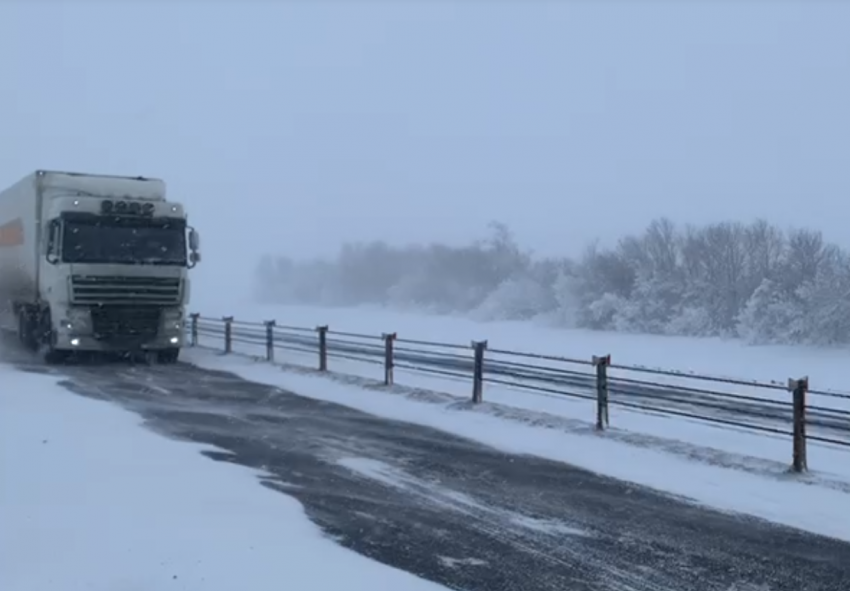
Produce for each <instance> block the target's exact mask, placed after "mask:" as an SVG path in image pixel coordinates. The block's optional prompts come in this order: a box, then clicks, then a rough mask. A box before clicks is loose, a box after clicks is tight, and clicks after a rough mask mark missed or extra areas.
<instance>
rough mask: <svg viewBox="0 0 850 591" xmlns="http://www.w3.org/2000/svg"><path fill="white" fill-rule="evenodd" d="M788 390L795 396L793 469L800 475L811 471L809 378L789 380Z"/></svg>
mask: <svg viewBox="0 0 850 591" xmlns="http://www.w3.org/2000/svg"><path fill="white" fill-rule="evenodd" d="M788 390H789V391H790V392H791V394H792V396H793V406H794V418H793V421H794V448H793V454H792V460H791V469H792V470H793V471H794V472H798V473H799V472H804V471H806V470H808V469H809V465H808V460H807V459H806V394H807V393H808V391H809V378H808V377H804V378H800V379H799V380H794V379H789V380H788Z"/></svg>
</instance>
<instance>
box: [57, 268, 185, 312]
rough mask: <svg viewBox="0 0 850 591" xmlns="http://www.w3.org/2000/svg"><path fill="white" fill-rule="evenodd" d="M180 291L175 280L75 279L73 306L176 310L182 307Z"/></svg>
mask: <svg viewBox="0 0 850 591" xmlns="http://www.w3.org/2000/svg"><path fill="white" fill-rule="evenodd" d="M180 288H181V284H180V279H179V278H171V277H110V276H103V275H73V276H72V277H71V302H72V303H74V304H89V305H110V304H133V305H145V304H150V305H159V306H173V305H176V304H179V303H180V296H181V289H180Z"/></svg>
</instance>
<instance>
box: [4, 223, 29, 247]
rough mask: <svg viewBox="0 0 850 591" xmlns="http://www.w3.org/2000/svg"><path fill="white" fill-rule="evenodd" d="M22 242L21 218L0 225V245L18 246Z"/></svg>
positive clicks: (22, 225) (22, 224) (22, 226)
mask: <svg viewBox="0 0 850 591" xmlns="http://www.w3.org/2000/svg"><path fill="white" fill-rule="evenodd" d="M23 243H24V223H23V221H22V220H21V218H17V219H14V220H12V221H11V222H8V223H5V224H3V225H2V226H0V247H2V246H20V245H21V244H23Z"/></svg>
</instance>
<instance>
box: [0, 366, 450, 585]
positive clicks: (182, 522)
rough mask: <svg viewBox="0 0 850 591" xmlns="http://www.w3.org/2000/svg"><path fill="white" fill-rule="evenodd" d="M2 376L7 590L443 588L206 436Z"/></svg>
mask: <svg viewBox="0 0 850 591" xmlns="http://www.w3.org/2000/svg"><path fill="white" fill-rule="evenodd" d="M0 384H2V388H0V524H2V527H0V589H8V590H10V591H11V590H14V591H53V590H56V591H60V590H61V591H83V590H85V591H114V590H116V589H122V590H130V589H133V590H136V589H138V590H141V589H180V590H181V591H186V590H197V591H232V590H234V589H243V588H244V589H251V590H252V591H262V590H264V589H268V590H270V591H271V590H274V591H279V590H280V589H283V588H287V589H298V590H299V591H320V590H321V591H325V590H327V591H336V590H338V589H342V588H345V589H346V590H347V591H353V590H360V589H362V590H363V591H367V590H368V591H374V590H375V589H378V588H395V589H405V590H422V591H425V590H426V589H427V590H434V591H436V590H438V589H444V587H441V586H439V585H436V584H433V583H430V582H427V581H424V580H422V579H419V578H417V577H415V576H413V575H410V574H408V573H405V572H402V571H399V570H396V569H393V568H390V567H387V566H384V565H382V564H379V563H377V562H374V561H372V560H369V559H367V558H364V557H362V556H360V555H357V554H355V553H353V552H350V551H348V550H346V549H344V548H342V547H340V546H338V545H337V544H336V543H334V542H333V541H331V540H330V539H327V538H325V537H323V535H322V534H321V532H320V531H319V530H318V528H317V527H316V526H314V525H313V524H312V523H311V522H310V521H309V520H308V519H307V517H306V516H305V514H304V512H303V509H302V507H301V505H300V504H299V503H298V502H297V501H296V500H295V499H293V498H291V497H288V496H286V495H283V494H281V493H279V492H274V491H271V490H269V489H266V488H264V487H262V486H260V485H259V484H258V482H257V480H256V478H255V477H256V476H257V475H258V473H257V472H255V471H253V470H248V469H245V468H241V467H238V466H234V465H231V464H225V463H220V462H214V461H211V460H208V459H206V458H204V457H203V456H202V455H200V453H199V452H200V451H202V450H205V449H206V450H208V449H212V448H211V447H209V446H199V445H195V444H189V443H182V442H175V441H171V440H169V439H166V438H164V437H160V436H159V435H156V434H154V433H152V432H150V431H148V430H146V429H145V428H143V427H142V426H140V422H141V420H140V419H139V418H138V417H137V416H136V415H133V414H132V413H129V412H127V411H124V410H122V409H119V408H117V407H115V406H113V405H110V404H108V403H104V402H99V401H94V400H88V399H84V398H80V397H78V396H75V395H73V394H71V393H69V392H67V391H65V390H63V389H62V388H61V387H60V386H58V385H57V383H56V380H55V379H52V378H49V377H46V376H41V375H36V374H28V373H20V372H16V371H13V370H12V369H11V368H8V367H6V366H2V365H0ZM328 565H332V566H333V567H332V568H327V567H328Z"/></svg>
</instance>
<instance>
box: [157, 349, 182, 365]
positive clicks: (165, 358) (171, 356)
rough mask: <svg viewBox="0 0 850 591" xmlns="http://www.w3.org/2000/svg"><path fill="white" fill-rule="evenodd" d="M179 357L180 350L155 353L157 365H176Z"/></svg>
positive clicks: (164, 350) (165, 350)
mask: <svg viewBox="0 0 850 591" xmlns="http://www.w3.org/2000/svg"><path fill="white" fill-rule="evenodd" d="M178 357H180V349H176V348H175V349H163V350H161V351H157V352H156V361H157V363H162V364H164V365H170V364H172V363H177V358H178Z"/></svg>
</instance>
